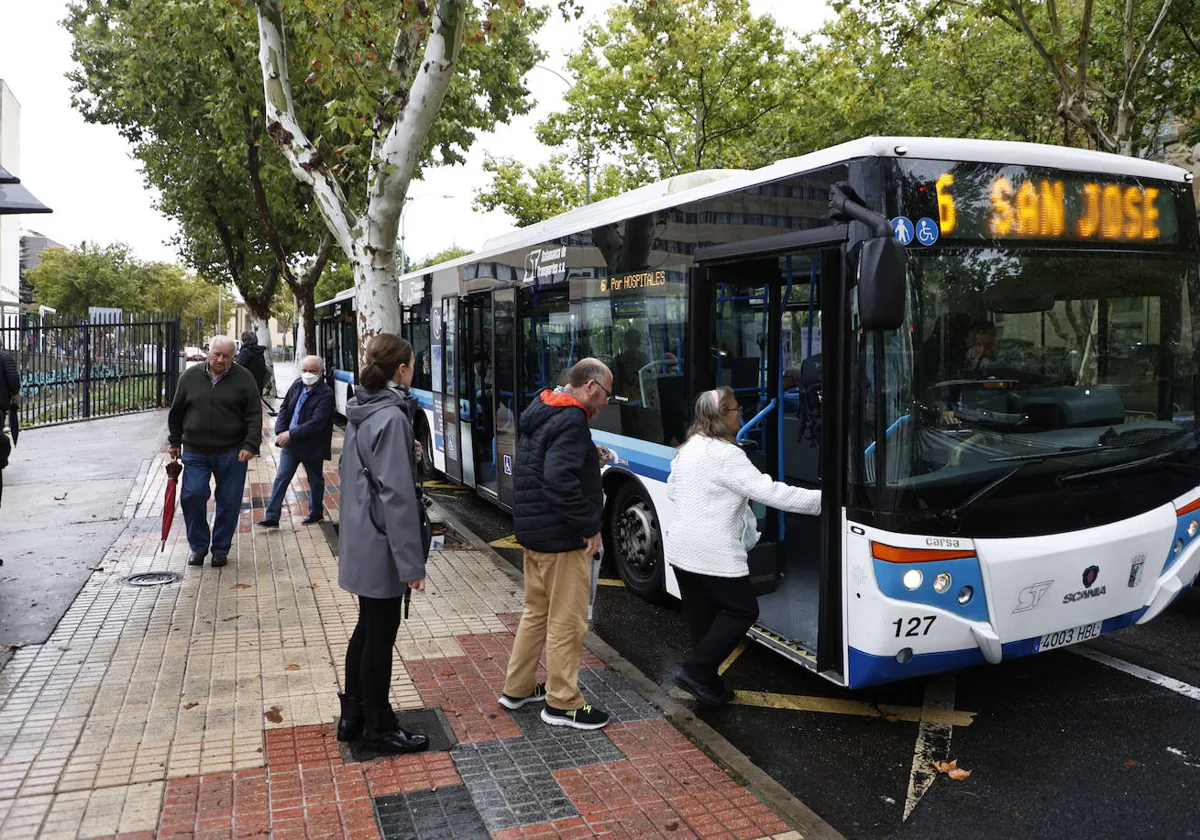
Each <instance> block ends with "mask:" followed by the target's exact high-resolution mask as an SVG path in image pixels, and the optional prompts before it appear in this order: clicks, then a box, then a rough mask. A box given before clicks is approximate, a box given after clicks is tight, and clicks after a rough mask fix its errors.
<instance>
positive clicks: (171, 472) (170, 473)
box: [158, 461, 183, 551]
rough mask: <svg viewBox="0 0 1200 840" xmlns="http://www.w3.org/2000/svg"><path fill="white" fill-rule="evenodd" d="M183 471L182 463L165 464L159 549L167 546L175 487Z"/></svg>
mask: <svg viewBox="0 0 1200 840" xmlns="http://www.w3.org/2000/svg"><path fill="white" fill-rule="evenodd" d="M181 472H183V464H181V463H179V461H171V463H169V464H167V494H166V497H165V498H164V499H163V521H162V545H161V546H159V549H158V550H159V551H163V550H165V549H166V547H167V537H168V536H169V535H170V533H171V523H172V522H174V521H175V488H176V486H177V485H178V484H179V474H180V473H181Z"/></svg>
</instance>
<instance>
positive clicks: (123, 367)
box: [0, 313, 184, 427]
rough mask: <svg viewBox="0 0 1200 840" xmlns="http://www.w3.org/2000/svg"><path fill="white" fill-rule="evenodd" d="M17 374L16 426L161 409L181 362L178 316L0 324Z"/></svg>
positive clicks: (0, 337) (28, 319) (34, 318)
mask: <svg viewBox="0 0 1200 840" xmlns="http://www.w3.org/2000/svg"><path fill="white" fill-rule="evenodd" d="M0 346H2V347H3V348H4V349H5V350H7V351H8V352H9V353H11V354H12V355H13V356H14V358H15V359H16V361H17V368H18V370H19V371H20V374H21V425H22V427H25V426H44V425H48V424H51V423H65V422H71V421H75V420H87V419H90V418H94V417H108V416H112V415H115V414H125V413H128V412H133V411H146V410H148V409H153V408H165V407H167V406H169V405H170V404H171V400H172V398H174V396H175V385H176V382H177V381H178V379H179V374H180V371H181V370H182V368H183V365H184V359H183V358H182V356H181V355H180V341H179V316H178V315H164V314H156V315H128V314H123V315H114V316H93V317H92V318H90V319H87V318H79V317H75V318H72V317H61V316H41V315H36V314H33V313H27V314H23V315H21V316H19V317H16V318H6V319H4V321H3V322H2V323H0Z"/></svg>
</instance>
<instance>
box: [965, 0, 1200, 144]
mask: <svg viewBox="0 0 1200 840" xmlns="http://www.w3.org/2000/svg"><path fill="white" fill-rule="evenodd" d="M984 8H985V9H987V10H988V11H989V12H990V13H991V14H993V15H994V16H996V17H997V18H998V19H1000V20H1003V21H1005V22H1006V23H1007V24H1008V25H1009V26H1011V27H1012V28H1013V29H1014V30H1015V31H1017V32H1020V33H1021V34H1022V35H1023V36H1024V37H1025V38H1026V39H1027V40H1028V43H1029V44H1030V45H1031V46H1032V47H1033V49H1034V50H1035V51H1036V54H1037V55H1038V57H1039V59H1040V61H1041V64H1042V66H1043V67H1044V68H1045V69H1046V70H1047V71H1049V74H1050V77H1051V79H1053V81H1054V82H1055V85H1056V87H1057V89H1058V106H1057V109H1058V113H1059V114H1061V115H1062V117H1063V118H1064V119H1066V120H1069V121H1070V122H1071V123H1072V124H1073V125H1075V126H1078V127H1079V128H1080V129H1082V130H1083V132H1084V133H1085V134H1086V136H1087V138H1088V139H1089V140H1090V142H1091V144H1092V145H1093V146H1094V147H1095V148H1098V149H1101V150H1103V151H1107V152H1115V153H1118V154H1123V155H1139V156H1145V155H1148V154H1150V153H1152V152H1155V151H1160V145H1161V141H1160V137H1161V135H1162V133H1163V129H1164V127H1165V126H1166V124H1167V123H1168V122H1169V121H1171V120H1173V119H1180V118H1182V119H1185V120H1190V119H1194V117H1195V108H1196V105H1197V94H1196V85H1197V83H1198V82H1200V71H1197V63H1198V62H1197V59H1198V58H1200V47H1197V43H1196V38H1197V37H1200V23H1198V22H1197V21H1198V17H1200V2H1197V0H1154V2H1151V3H1148V4H1146V3H1139V2H1137V0H1126V2H1124V3H1118V2H1115V0H1109V1H1108V2H1104V0H1101V2H1100V3H1099V4H1097V3H1096V2H1095V0H1083V2H1082V3H1073V4H1067V5H1065V6H1062V7H1060V6H1059V4H1058V3H1057V2H1055V0H1049V2H1047V3H1045V4H1044V5H1043V4H1041V3H1031V2H1028V0H985V4H984Z"/></svg>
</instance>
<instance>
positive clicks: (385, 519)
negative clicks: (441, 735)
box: [337, 333, 429, 753]
mask: <svg viewBox="0 0 1200 840" xmlns="http://www.w3.org/2000/svg"><path fill="white" fill-rule="evenodd" d="M366 362H367V364H366V365H365V366H364V367H363V369H362V370H361V371H360V372H359V375H358V381H359V387H358V389H357V391H356V392H355V395H354V398H353V399H351V400H350V402H349V404H348V405H347V407H346V418H347V420H348V421H349V423H348V424H347V425H346V438H345V441H344V442H343V445H342V461H341V522H340V524H339V527H338V553H339V565H340V568H339V575H338V583H339V585H340V586H341V587H342V589H345V590H346V591H347V592H352V593H354V594H355V595H357V596H358V624H357V625H356V626H355V628H354V633H353V634H352V635H351V636H350V644H349V645H348V646H347V647H346V693H345V694H339V695H338V698H339V699H340V700H341V703H342V715H341V718H340V719H339V720H338V727H337V737H338V740H339V741H354V740H359V739H361V743H362V744H363V746H366V747H368V748H370V749H373V750H376V751H377V752H385V753H408V752H418V751H420V750H424V749H427V748H428V747H429V739H428V738H427V737H426V736H424V735H421V734H418V733H415V732H407V731H405V730H403V729H401V728H400V724H399V722H398V721H397V720H396V715H395V712H394V711H393V710H392V707H391V703H390V702H389V700H388V695H389V693H390V689H391V683H392V650H393V648H394V646H395V644H396V631H397V630H398V629H399V628H400V606H401V600H402V598H403V597H404V595H405V592H406V590H409V589H412V590H415V591H417V592H423V591H424V590H425V559H426V558H425V548H424V545H423V542H422V539H421V520H420V509H419V507H418V506H419V504H420V501H419V500H418V498H417V489H416V482H415V479H414V452H413V429H412V419H413V415H414V413H415V411H416V401H415V400H414V399H413V398H412V396H411V395H410V394H409V392H408V387H409V385H410V384H411V382H412V378H413V367H412V364H413V350H412V346H411V345H410V344H409V343H408V342H407V341H405V340H404V339H403V338H399V337H398V336H395V335H390V334H388V333H380V334H379V335H377V336H375V337H374V338H373V339H371V342H370V344H368V345H367V357H366Z"/></svg>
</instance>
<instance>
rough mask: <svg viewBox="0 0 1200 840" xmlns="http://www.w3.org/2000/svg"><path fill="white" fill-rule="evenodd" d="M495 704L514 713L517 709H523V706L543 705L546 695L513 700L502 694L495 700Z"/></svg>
mask: <svg viewBox="0 0 1200 840" xmlns="http://www.w3.org/2000/svg"><path fill="white" fill-rule="evenodd" d="M496 702H497V703H499V704H500V705H501V706H503V707H504V708H506V709H509V710H511V711H514V712H515V711H516V710H517V709H521V708H524V707H525V706H528V705H529V704H530V703H545V702H546V695H544V694H541V695H536V696H530V697H522V698H521V699H520V700H513V699H511V698H509V697H505V696H504V695H503V694H502V695H500V696H499V697H497V698H496Z"/></svg>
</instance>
